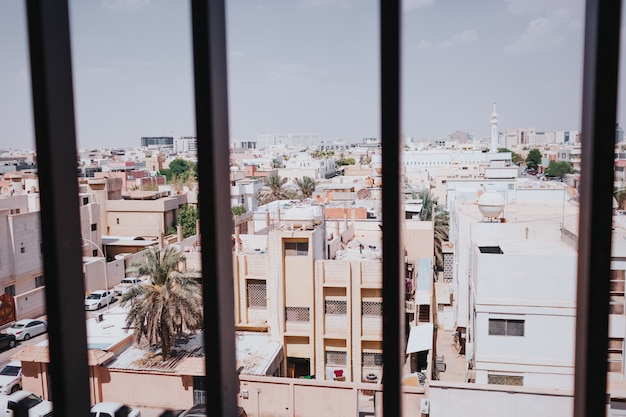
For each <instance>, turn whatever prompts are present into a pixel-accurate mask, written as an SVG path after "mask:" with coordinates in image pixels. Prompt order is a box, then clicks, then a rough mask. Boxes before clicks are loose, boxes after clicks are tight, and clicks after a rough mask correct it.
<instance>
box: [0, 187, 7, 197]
mask: <svg viewBox="0 0 626 417" xmlns="http://www.w3.org/2000/svg"><path fill="white" fill-rule="evenodd" d="M0 194H2V195H9V187H7V186H6V185H5V186H4V187H2V189H0Z"/></svg>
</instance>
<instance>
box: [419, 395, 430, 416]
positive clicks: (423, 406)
mask: <svg viewBox="0 0 626 417" xmlns="http://www.w3.org/2000/svg"><path fill="white" fill-rule="evenodd" d="M420 413H421V414H429V413H430V400H429V399H428V398H422V399H421V400H420Z"/></svg>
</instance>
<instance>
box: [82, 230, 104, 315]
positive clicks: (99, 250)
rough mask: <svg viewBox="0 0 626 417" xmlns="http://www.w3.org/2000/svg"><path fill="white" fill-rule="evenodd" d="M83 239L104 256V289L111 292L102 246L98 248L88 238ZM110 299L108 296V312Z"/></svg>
mask: <svg viewBox="0 0 626 417" xmlns="http://www.w3.org/2000/svg"><path fill="white" fill-rule="evenodd" d="M81 239H82V240H84V241H85V242H88V243H90V244H92V245H93V246H95V247H96V249H97V250H98V252H99V253H100V255H102V262H103V264H104V289H105V291H109V281H108V279H107V259H106V256H104V252H103V251H102V249H100V246H98V244H97V243H96V242H94V241H92V240H89V239H87V238H84V237H81ZM107 295H108V294H107ZM109 299H110V298H109V297H108V296H107V310H108V309H109Z"/></svg>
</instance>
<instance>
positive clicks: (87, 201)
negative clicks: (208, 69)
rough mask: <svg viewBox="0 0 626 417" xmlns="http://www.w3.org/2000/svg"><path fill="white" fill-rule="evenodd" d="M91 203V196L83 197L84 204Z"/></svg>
mask: <svg viewBox="0 0 626 417" xmlns="http://www.w3.org/2000/svg"><path fill="white" fill-rule="evenodd" d="M87 204H89V197H83V206H86V205H87Z"/></svg>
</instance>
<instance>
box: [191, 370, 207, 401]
mask: <svg viewBox="0 0 626 417" xmlns="http://www.w3.org/2000/svg"><path fill="white" fill-rule="evenodd" d="M193 403H194V404H206V387H205V382H204V378H203V377H200V376H194V377H193Z"/></svg>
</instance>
